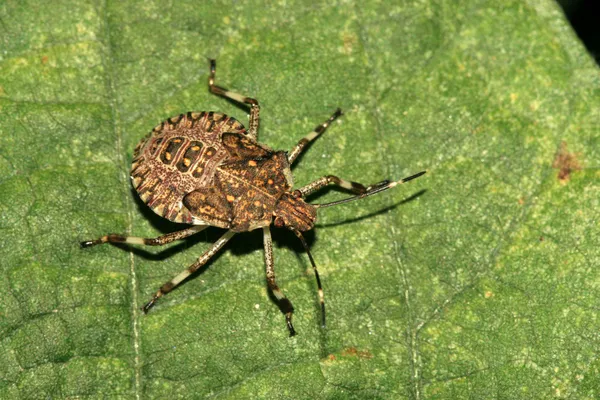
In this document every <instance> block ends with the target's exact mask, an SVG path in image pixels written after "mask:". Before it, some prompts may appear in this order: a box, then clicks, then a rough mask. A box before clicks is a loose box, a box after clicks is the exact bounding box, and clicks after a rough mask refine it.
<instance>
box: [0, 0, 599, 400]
mask: <svg viewBox="0 0 600 400" xmlns="http://www.w3.org/2000/svg"><path fill="white" fill-rule="evenodd" d="M391 3H394V2H346V1H343V2H339V3H337V4H335V5H325V4H323V5H317V4H315V3H314V2H311V1H304V2H301V1H291V2H280V3H275V2H270V3H265V4H264V5H261V6H253V5H251V4H250V3H248V4H245V3H244V2H233V3H232V2H219V3H218V2H211V3H210V4H209V3H207V2H198V1H182V2H166V1H165V2H157V1H148V0H144V1H119V2H117V1H53V2H47V3H43V4H42V3H39V2H33V1H30V2H23V1H18V2H17V1H12V0H8V1H5V2H3V3H1V4H0V31H1V35H0V130H1V131H0V232H1V236H2V240H1V241H0V255H1V260H0V265H1V271H2V275H1V277H0V290H1V293H2V296H1V297H0V335H1V338H2V339H0V349H1V350H0V351H1V353H2V362H1V363H0V398H11V399H20V398H22V399H25V398H27V399H29V398H83V397H86V398H87V397H89V398H101V397H102V398H104V397H113V398H123V399H150V398H216V399H238V398H281V399H284V398H289V399H303V398H311V399H314V398H331V399H347V398H355V399H359V398H360V399H362V398H380V399H398V398H399V399H425V398H427V399H455V398H467V397H468V398H476V399H479V398H486V399H500V398H502V399H522V398H529V399H547V398H551V397H556V398H568V399H594V398H598V396H600V390H599V389H598V388H600V378H599V377H600V362H599V361H598V356H597V349H598V347H599V346H600V337H599V336H598V332H599V330H600V317H599V316H598V299H600V272H599V271H598V268H597V267H598V265H599V264H600V263H599V261H600V251H599V250H598V249H599V246H598V243H599V239H600V238H599V236H598V232H599V230H598V221H599V219H600V214H599V211H598V210H600V207H599V201H598V199H599V198H600V185H599V183H598V182H599V181H600V180H599V178H600V174H599V172H598V165H600V135H599V132H598V127H599V126H600V124H599V123H600V114H599V110H600V96H599V90H600V79H599V75H598V68H597V66H596V65H595V64H594V63H593V61H592V60H591V58H590V57H589V56H588V55H587V54H586V53H585V50H584V48H583V46H582V45H581V44H580V43H579V42H578V40H577V38H576V36H575V35H574V33H573V32H572V30H571V29H570V27H569V26H568V24H567V22H566V21H565V18H564V16H563V15H562V14H561V12H560V11H559V8H558V6H557V5H556V4H555V3H554V2H552V1H549V0H532V1H527V2H523V1H504V2H496V1H475V2H473V1H459V2H444V1H439V0H428V1H422V2H402V3H401V4H391ZM396 3H397V2H396ZM208 58H216V59H217V60H218V69H217V82H218V83H220V84H222V85H223V86H225V87H228V88H231V89H235V90H236V91H238V92H240V93H243V94H245V95H250V96H252V97H255V98H257V99H259V101H260V104H261V107H262V109H261V116H262V120H261V132H260V140H261V142H263V143H266V144H268V145H270V146H271V147H273V148H276V149H291V148H292V146H293V145H294V144H295V143H296V142H297V140H299V139H300V138H301V137H303V136H304V135H305V134H306V133H308V132H310V131H311V130H312V129H313V128H314V126H315V125H317V124H318V123H320V122H322V121H324V120H325V119H326V118H327V117H328V116H329V115H330V114H331V113H332V112H333V110H334V109H335V108H336V107H338V106H339V107H341V108H342V109H343V110H344V111H345V115H344V117H343V118H342V119H341V121H340V122H339V123H335V124H333V126H331V127H330V129H329V130H328V131H327V133H326V135H324V136H323V137H322V138H321V139H319V141H318V142H317V143H315V144H314V145H313V146H311V148H310V151H309V152H307V153H306V154H305V155H304V156H303V157H302V159H301V160H300V161H301V162H300V164H299V165H298V166H296V168H295V169H294V175H295V180H296V182H297V184H298V185H301V184H305V183H308V182H310V181H311V180H314V179H316V178H318V177H321V176H323V175H326V174H336V175H340V176H342V177H344V178H346V179H351V180H356V181H360V182H364V183H373V182H378V181H380V180H382V179H384V178H389V177H393V178H400V177H403V176H407V175H409V174H412V173H415V172H418V171H420V170H423V169H427V170H428V173H427V174H426V175H425V176H423V177H421V178H419V179H417V180H415V181H411V182H410V183H409V184H406V185H403V186H402V187H399V188H396V189H394V190H392V191H388V192H386V193H383V194H381V195H378V196H374V197H372V198H369V199H365V200H362V201H360V202H355V203H350V204H346V205H340V206H338V207H332V208H328V209H323V210H320V213H319V223H318V225H317V228H316V230H315V232H316V233H315V234H312V235H307V237H308V240H309V242H310V244H311V248H312V252H313V255H314V257H315V259H316V260H317V263H318V266H319V269H320V273H321V278H322V280H323V285H324V288H325V298H326V305H327V312H328V314H327V316H328V325H327V328H326V329H321V328H320V327H319V320H320V313H319V306H318V301H317V294H316V284H315V281H314V277H313V274H312V269H311V267H310V264H309V263H308V260H307V257H306V255H305V254H302V249H301V246H300V245H299V244H298V243H297V242H296V241H295V238H294V237H293V235H291V234H290V233H289V232H283V231H281V230H274V237H275V238H276V240H277V245H276V249H275V262H276V272H277V279H278V283H279V284H280V286H281V287H282V288H283V290H284V292H285V293H286V294H287V296H288V297H289V298H290V299H291V300H292V301H293V303H294V305H295V314H294V322H295V327H296V330H297V331H298V335H297V336H296V337H294V338H289V337H288V332H287V329H286V327H285V323H284V317H283V316H282V315H281V313H280V311H279V309H278V308H277V306H276V304H274V303H273V301H272V300H271V299H270V298H269V296H268V293H267V289H266V283H265V278H264V266H263V259H262V243H261V237H260V236H261V235H260V234H259V233H258V232H252V233H246V234H241V235H238V236H236V237H235V238H234V239H233V240H232V241H231V242H230V243H229V244H228V245H227V247H226V250H225V251H223V252H222V253H221V254H220V255H219V256H218V257H215V259H214V261H213V262H211V263H210V265H209V266H208V268H207V269H206V270H205V271H204V272H203V273H202V274H200V275H198V276H196V277H195V278H194V279H191V280H189V281H187V282H186V283H185V284H184V285H183V286H181V287H180V288H179V289H177V290H175V291H174V292H172V293H170V294H169V295H168V296H165V297H164V298H163V299H161V301H160V302H159V304H158V305H157V306H156V307H155V308H154V309H153V310H152V311H151V312H150V313H149V314H148V315H147V316H144V315H143V314H142V313H141V311H140V309H139V307H140V306H141V305H143V304H144V303H145V301H147V300H148V299H149V298H150V297H151V296H152V294H153V293H154V292H155V291H156V289H157V288H158V287H159V286H160V285H161V284H163V283H164V282H166V281H167V280H169V279H170V278H172V277H173V276H174V275H176V274H177V273H179V272H180V271H181V270H183V269H184V268H186V266H188V265H189V264H191V263H192V262H193V261H194V260H195V259H196V258H197V257H198V256H199V255H200V254H202V252H203V251H205V250H206V249H207V248H208V247H209V246H210V243H211V242H213V241H214V240H216V238H217V237H218V236H219V234H220V233H221V232H219V230H218V229H210V230H209V231H208V232H207V233H201V234H198V235H196V236H197V237H193V238H191V239H190V240H186V241H183V242H182V243H176V244H173V245H172V246H168V248H167V249H161V248H151V249H146V248H143V249H142V248H133V249H131V250H129V249H128V248H127V247H115V246H109V245H105V246H98V247H94V248H90V249H85V250H81V249H80V248H79V245H78V242H79V241H80V240H85V239H92V238H96V237H99V236H101V235H103V234H106V233H110V232H115V233H129V234H133V235H136V236H145V237H154V236H158V235H160V234H163V233H166V232H171V231H174V230H177V229H181V226H177V225H175V224H170V223H168V222H167V221H164V220H161V218H159V217H157V216H156V215H154V214H153V213H152V212H151V211H149V210H148V208H147V207H146V206H145V205H144V204H143V203H141V201H140V200H139V199H138V198H137V195H136V194H135V193H134V192H133V191H132V190H131V187H130V183H129V177H128V171H129V166H130V162H131V158H132V152H133V149H134V147H135V145H136V143H137V142H138V141H139V140H140V139H141V138H142V137H144V136H145V135H146V134H147V132H149V131H150V130H151V129H152V127H154V126H155V125H156V124H157V123H159V122H160V121H162V120H164V119H166V118H167V117H170V116H173V115H177V114H179V113H181V112H185V111H191V110H196V111H202V110H214V111H221V112H225V113H227V114H229V115H233V116H236V117H237V118H238V119H239V120H240V121H246V110H244V109H241V108H239V107H236V106H235V105H234V104H232V103H230V102H227V101H226V100H224V99H222V98H219V97H217V96H214V95H211V94H209V93H208V90H207V74H208V62H207V59H208ZM343 196H344V195H343V194H340V193H336V192H335V191H326V193H324V194H323V196H321V197H319V201H321V200H324V199H327V200H333V199H336V198H341V197H343Z"/></svg>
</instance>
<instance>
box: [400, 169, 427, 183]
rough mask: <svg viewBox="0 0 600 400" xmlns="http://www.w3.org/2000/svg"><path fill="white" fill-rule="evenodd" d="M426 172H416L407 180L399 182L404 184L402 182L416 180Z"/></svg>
mask: <svg viewBox="0 0 600 400" xmlns="http://www.w3.org/2000/svg"><path fill="white" fill-rule="evenodd" d="M426 172H427V170H425V171H421V172H417V173H416V174H414V175H411V176H409V177H408V178H404V179H402V180H401V181H400V182H401V183H404V182H408V181H412V180H413V179H417V178H418V177H420V176H421V175H424V174H425V173H426Z"/></svg>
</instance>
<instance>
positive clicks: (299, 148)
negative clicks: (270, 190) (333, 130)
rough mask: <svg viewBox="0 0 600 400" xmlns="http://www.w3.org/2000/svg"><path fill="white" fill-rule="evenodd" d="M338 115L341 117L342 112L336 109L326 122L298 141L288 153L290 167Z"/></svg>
mask: <svg viewBox="0 0 600 400" xmlns="http://www.w3.org/2000/svg"><path fill="white" fill-rule="evenodd" d="M340 115H342V110H341V109H339V108H338V109H337V110H335V112H334V113H333V115H332V116H331V117H329V119H328V120H327V121H325V122H323V123H322V124H320V125H317V127H316V128H315V130H314V131H312V132H311V133H309V134H308V135H306V136H304V137H303V138H302V139H300V141H299V142H298V144H297V145H296V146H294V148H293V149H292V150H290V152H289V153H288V161H289V163H290V165H291V164H292V163H293V162H294V161H295V160H296V158H298V156H299V155H300V154H301V153H302V151H304V148H305V147H306V146H308V144H309V143H310V142H312V141H313V140H315V139H316V138H318V137H319V136H321V134H322V133H323V132H325V129H327V127H328V126H329V125H331V123H332V122H333V121H335V120H336V118H337V117H339V116H340Z"/></svg>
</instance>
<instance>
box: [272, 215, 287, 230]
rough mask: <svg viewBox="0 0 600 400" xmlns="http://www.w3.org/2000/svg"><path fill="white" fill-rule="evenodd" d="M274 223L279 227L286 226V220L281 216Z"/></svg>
mask: <svg viewBox="0 0 600 400" xmlns="http://www.w3.org/2000/svg"><path fill="white" fill-rule="evenodd" d="M274 224H275V226H276V227H277V228H283V227H284V226H285V222H284V221H283V218H281V217H276V218H275V222H274Z"/></svg>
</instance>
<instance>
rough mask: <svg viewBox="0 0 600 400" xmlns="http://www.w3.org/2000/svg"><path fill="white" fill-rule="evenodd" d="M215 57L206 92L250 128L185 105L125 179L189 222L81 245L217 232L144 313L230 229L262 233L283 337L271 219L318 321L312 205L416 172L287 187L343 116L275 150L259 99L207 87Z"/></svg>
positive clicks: (150, 139) (284, 306)
mask: <svg viewBox="0 0 600 400" xmlns="http://www.w3.org/2000/svg"><path fill="white" fill-rule="evenodd" d="M215 80H216V62H215V61H214V60H211V61H210V69H209V74H208V89H209V91H210V92H211V93H213V94H216V95H218V96H221V97H224V98H226V99H229V100H231V101H233V102H236V103H239V104H241V105H244V106H245V107H247V108H249V109H250V116H249V121H248V129H246V128H245V127H244V125H243V124H242V123H240V122H239V121H238V120H236V119H235V118H233V117H231V116H228V115H226V114H223V113H219V112H215V111H200V112H195V111H189V112H186V113H184V114H179V115H177V116H174V117H171V118H167V119H166V120H164V121H162V122H161V123H160V124H158V125H157V126H156V127H154V129H152V131H151V132H150V133H149V134H148V135H147V136H146V137H145V138H144V139H142V140H141V141H140V143H139V144H138V145H137V147H136V148H135V150H134V152H133V161H132V165H131V173H130V175H131V183H132V185H133V187H134V189H135V190H136V192H137V194H138V195H139V196H140V199H141V200H142V201H143V202H144V203H145V204H146V205H148V207H150V209H151V210H152V211H154V212H155V213H157V214H158V215H160V216H161V217H163V218H166V219H168V220H170V221H172V222H177V223H182V224H187V225H188V228H186V229H183V230H180V231H177V232H172V233H168V234H165V235H162V236H158V237H155V238H142V237H136V236H127V235H119V234H109V235H105V236H102V237H100V238H98V239H94V240H86V241H83V242H81V243H80V245H81V247H82V248H87V247H92V246H96V245H99V244H103V243H126V244H131V245H147V246H163V245H165V244H168V243H171V242H173V241H175V240H181V239H185V238H187V237H189V236H191V235H194V234H196V233H198V232H201V231H203V230H204V229H206V228H208V227H209V226H212V227H216V228H221V229H224V230H226V231H225V233H224V234H223V235H222V236H221V237H220V238H219V239H218V240H217V241H216V242H215V243H214V244H213V245H212V246H211V247H210V248H209V249H208V250H207V251H206V252H205V253H204V254H202V255H201V256H200V257H199V258H198V259H197V260H196V262H194V263H193V264H192V265H190V266H189V267H187V268H186V269H185V270H183V271H182V272H180V273H179V274H178V275H176V276H175V277H174V278H172V279H171V280H170V281H168V282H166V283H165V284H163V285H162V286H161V287H160V289H158V291H157V292H156V293H155V294H154V296H153V297H152V299H151V300H150V301H148V302H147V303H146V304H145V305H144V306H143V307H142V310H143V311H144V313H147V312H148V311H149V310H150V309H151V308H152V307H153V306H154V305H155V304H156V303H157V301H158V300H159V299H160V298H161V297H163V296H165V295H166V294H167V293H169V292H171V291H172V290H173V289H175V288H176V287H177V286H179V285H180V284H181V282H183V281H184V280H185V279H186V278H188V277H189V276H190V275H192V274H193V273H195V272H197V271H198V270H199V269H200V268H201V267H202V266H203V265H205V264H206V263H207V262H208V260H210V259H211V258H212V257H213V256H215V254H216V253H217V252H219V251H220V250H221V249H222V248H223V247H224V246H225V244H226V243H227V242H228V241H229V240H230V239H231V238H232V237H233V236H234V235H235V234H237V233H239V232H247V231H253V230H258V229H261V230H262V234H263V246H264V262H265V273H266V281H267V287H268V288H269V290H270V291H271V293H273V295H274V297H275V299H276V301H277V302H278V305H279V308H280V309H281V311H282V313H283V314H284V316H285V322H286V325H287V328H288V331H289V334H290V336H294V335H295V334H296V330H295V329H294V326H293V324H292V316H293V313H294V307H293V305H292V302H291V301H290V300H289V299H288V298H287V297H286V295H285V294H284V293H283V291H282V290H281V289H280V287H279V285H278V284H277V282H276V278H275V263H274V259H273V240H272V238H271V226H272V225H274V226H275V227H278V228H287V229H289V230H291V231H292V232H293V233H294V234H295V235H296V236H297V237H298V239H299V240H300V242H301V243H302V246H303V248H304V250H305V252H306V254H307V255H308V258H309V260H310V263H311V266H312V268H313V270H314V273H315V278H316V281H317V288H318V298H319V303H320V308H321V326H322V327H325V296H324V292H323V286H322V285H321V279H320V277H319V272H318V270H317V264H316V262H315V260H314V258H313V256H312V254H311V252H310V249H309V246H308V244H307V243H306V240H305V239H304V237H303V235H302V232H305V231H309V230H311V229H313V228H314V226H315V221H316V220H317V211H318V210H320V209H322V208H326V207H331V206H336V205H339V204H344V203H347V202H350V201H355V200H360V199H364V198H365V197H368V196H372V195H374V194H377V193H380V192H383V191H384V190H388V189H391V188H393V187H395V186H398V185H400V184H403V183H406V182H408V181H411V180H413V179H415V178H418V177H420V176H422V175H423V174H424V173H425V171H422V172H419V173H416V174H414V175H411V176H409V177H407V178H403V179H400V180H395V181H390V180H384V181H381V182H378V183H375V184H372V185H363V184H361V183H358V182H353V181H349V180H346V179H342V178H340V177H337V176H335V175H325V176H323V177H321V178H319V179H317V180H315V181H313V182H311V183H309V184H307V185H305V186H302V187H300V188H297V189H294V188H293V186H294V185H293V177H292V172H291V165H292V164H293V163H294V161H296V160H297V159H298V157H299V156H300V155H301V154H302V152H303V151H304V150H306V149H307V148H308V146H309V145H310V144H311V143H312V142H314V141H315V140H316V139H317V138H319V137H320V136H321V135H322V134H323V133H324V132H325V131H326V130H327V128H328V127H329V126H330V125H331V124H332V123H333V122H334V121H335V120H336V119H337V118H339V117H340V116H341V115H342V111H341V110H340V109H339V108H338V109H337V110H336V111H335V112H334V113H333V114H332V115H331V116H330V117H329V118H328V119H327V120H326V121H325V122H323V123H321V124H319V125H317V126H316V127H315V128H314V129H313V130H312V131H311V132H310V133H308V134H307V135H306V136H305V137H303V138H302V139H300V141H298V143H297V144H296V145H295V146H294V147H293V148H292V149H291V150H290V151H288V152H286V151H275V150H272V149H271V148H270V147H268V146H266V145H264V144H261V143H259V141H258V127H259V121H260V118H259V115H260V106H259V103H258V101H257V100H256V99H253V98H251V97H247V96H244V95H241V94H238V93H236V92H233V91H231V90H229V89H226V88H224V87H222V86H218V85H216V84H215ZM326 186H333V187H335V188H338V189H341V190H343V191H346V192H350V193H351V194H352V196H350V197H346V198H343V199H341V200H336V201H332V202H329V203H323V204H312V203H308V202H306V198H307V196H309V195H310V194H312V193H314V192H316V191H318V190H320V189H323V188H324V187H326Z"/></svg>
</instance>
